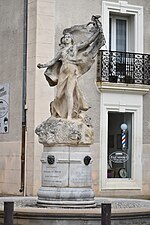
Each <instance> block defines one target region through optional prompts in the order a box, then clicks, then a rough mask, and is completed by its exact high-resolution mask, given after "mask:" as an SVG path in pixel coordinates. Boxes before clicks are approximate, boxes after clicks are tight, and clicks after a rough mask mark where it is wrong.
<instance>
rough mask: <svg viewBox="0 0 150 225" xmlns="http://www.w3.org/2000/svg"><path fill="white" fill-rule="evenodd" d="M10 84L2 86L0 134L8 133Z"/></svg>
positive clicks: (0, 85) (0, 96) (0, 93)
mask: <svg viewBox="0 0 150 225" xmlns="http://www.w3.org/2000/svg"><path fill="white" fill-rule="evenodd" d="M8 113H9V84H0V134H4V133H8V125H9V119H8Z"/></svg>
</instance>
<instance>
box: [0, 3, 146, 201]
mask: <svg viewBox="0 0 150 225" xmlns="http://www.w3.org/2000/svg"><path fill="white" fill-rule="evenodd" d="M14 1H15V3H14ZM113 2H118V0H114V1H113ZM128 3H130V4H135V5H141V6H142V5H143V4H144V52H145V53H150V45H149V36H150V29H149V28H148V27H149V20H148V19H147V18H148V17H149V15H150V2H149V1H148V0H143V1H141V0H129V1H128ZM1 5H2V7H0V12H1V14H0V15H1V18H4V17H5V20H4V19H2V20H0V27H1V31H2V32H1V33H0V42H1V43H2V46H3V48H2V49H0V51H1V54H0V60H1V67H0V74H1V76H0V82H1V83H10V84H11V85H10V114H9V116H10V126H9V129H10V132H9V133H8V134H5V135H2V134H1V135H0V149H1V153H0V183H1V185H0V193H9V194H18V195H19V194H20V193H19V189H20V181H21V173H20V171H21V104H22V103H21V101H22V99H21V96H22V71H23V68H22V53H23V45H22V44H23V2H22V1H20V0H13V1H11V0H5V4H1ZM1 5H0V6H1ZM93 14H100V15H101V14H102V0H88V1H87V0H76V1H74V0H65V4H64V1H62V0H28V40H27V43H28V49H27V132H26V159H25V160H26V167H25V194H26V195H36V194H37V190H38V188H39V187H40V185H41V162H40V158H41V152H42V145H41V144H39V143H38V138H37V135H35V132H34V131H35V128H36V126H37V125H38V124H40V123H41V122H42V121H43V120H45V119H47V118H48V117H49V116H50V114H49V103H50V102H51V101H52V100H53V97H54V93H55V88H52V87H51V88H50V87H49V85H48V83H47V81H46V80H45V77H44V76H43V72H44V70H43V69H41V70H39V69H38V68H37V67H36V65H37V64H38V63H45V62H47V61H49V60H50V59H52V58H53V56H54V55H55V52H56V51H57V49H58V44H59V40H60V37H61V35H62V31H63V29H64V28H66V27H70V26H72V25H75V24H85V23H87V22H88V21H89V20H90V18H91V16H92V15H93ZM6 15H7V17H6ZM12 15H13V18H14V20H12ZM6 18H7V20H6ZM8 34H9V38H8ZM8 65H9V67H8ZM95 81H96V63H95V64H94V65H93V67H92V69H91V70H90V71H89V72H88V73H87V74H85V75H84V76H83V77H81V79H80V81H79V85H80V87H81V89H82V92H83V94H84V96H85V97H86V100H87V102H88V103H89V105H90V106H91V109H90V110H89V111H88V114H89V116H90V117H91V120H92V124H93V128H94V133H95V139H94V144H93V145H92V146H91V153H92V156H93V169H92V178H93V188H94V190H95V192H96V195H97V196H135V195H137V196H141V197H143V196H146V195H147V196H148V195H150V193H149V190H150V182H149V175H150V168H149V163H148V160H149V158H150V141H149V140H150V139H149V136H150V122H149V121H150V114H149V109H150V104H149V102H150V101H149V100H150V94H149V93H148V94H146V95H145V96H144V97H143V98H144V112H143V121H144V123H143V134H144V136H143V144H144V145H143V149H142V156H143V157H142V165H143V168H142V174H143V182H142V183H143V186H142V190H136V191H135V190H133V191H130V192H129V191H128V190H121V191H118V190H113V191H111V190H109V191H101V189H100V183H101V176H100V174H101V165H100V158H101V149H100V144H99V142H100V93H99V91H98V90H97V87H96V84H95ZM89 93H90V94H89ZM14 177H15V179H14Z"/></svg>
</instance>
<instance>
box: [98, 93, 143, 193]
mask: <svg viewBox="0 0 150 225" xmlns="http://www.w3.org/2000/svg"><path fill="white" fill-rule="evenodd" d="M100 109H101V116H100V134H101V135H100V150H101V151H100V152H101V154H100V155H101V156H100V157H101V159H100V168H101V169H100V170H101V176H100V177H101V179H100V189H101V190H107V189H108V190H110V189H112V190H113V189H115V190H117V189H119V190H121V189H122V190H123V189H137V190H140V189H141V188H142V164H141V161H142V140H143V128H142V126H143V96H142V94H133V93H132V94H130V93H126V94H124V93H122V91H120V92H114V91H113V92H112V93H110V92H109V91H108V92H106V91H103V90H102V92H101V104H100ZM109 111H114V112H124V113H125V112H128V113H132V114H133V121H132V123H133V124H132V130H133V134H132V157H131V178H111V179H110V178H107V158H108V157H107V154H108V112H109Z"/></svg>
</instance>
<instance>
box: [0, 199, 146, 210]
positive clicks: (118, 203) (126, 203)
mask: <svg viewBox="0 0 150 225" xmlns="http://www.w3.org/2000/svg"><path fill="white" fill-rule="evenodd" d="M6 201H8V202H14V206H15V207H17V208H26V207H32V208H33V207H35V208H36V207H37V206H36V202H37V198H36V197H18V196H13V197H0V209H1V210H2V209H3V207H4V202H6ZM95 201H96V203H97V207H100V206H101V203H111V207H112V208H114V209H119V208H120V209H123V208H126V209H130V208H138V209H139V208H150V200H141V199H125V198H95Z"/></svg>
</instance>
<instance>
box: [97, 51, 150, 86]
mask: <svg viewBox="0 0 150 225" xmlns="http://www.w3.org/2000/svg"><path fill="white" fill-rule="evenodd" d="M97 63H98V64H97V81H100V82H113V83H131V84H146V85H150V55H149V54H140V53H130V52H116V51H99V53H98V60H97Z"/></svg>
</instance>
